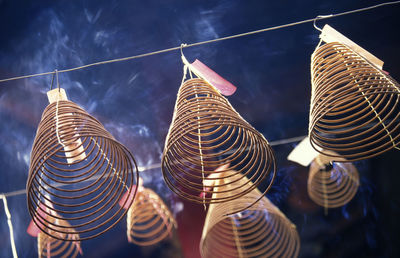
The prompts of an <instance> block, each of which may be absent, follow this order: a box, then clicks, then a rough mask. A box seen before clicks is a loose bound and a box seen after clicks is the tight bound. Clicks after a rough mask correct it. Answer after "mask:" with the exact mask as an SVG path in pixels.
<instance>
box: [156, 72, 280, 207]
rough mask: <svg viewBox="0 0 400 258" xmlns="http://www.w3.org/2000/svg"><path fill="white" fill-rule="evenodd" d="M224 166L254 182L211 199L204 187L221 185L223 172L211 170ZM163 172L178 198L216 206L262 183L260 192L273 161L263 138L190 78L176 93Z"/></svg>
mask: <svg viewBox="0 0 400 258" xmlns="http://www.w3.org/2000/svg"><path fill="white" fill-rule="evenodd" d="M224 164H230V168H226V170H235V171H236V174H238V175H241V176H242V177H247V178H249V181H252V182H253V184H251V185H249V184H247V183H246V182H245V183H244V184H242V185H239V186H237V189H238V191H236V194H231V195H226V196H224V197H221V198H218V199H215V198H213V197H212V195H213V193H214V190H212V188H210V189H209V190H207V189H205V188H206V187H205V186H206V185H213V186H215V187H218V186H220V185H219V183H222V184H223V180H220V179H223V178H224V176H223V173H224V172H225V171H223V170H220V171H217V172H216V171H215V170H216V169H217V168H218V167H221V166H222V165H224ZM162 171H163V176H164V179H165V182H166V184H167V185H168V187H169V188H170V189H171V190H172V191H173V192H175V193H176V194H178V195H179V196H181V197H182V198H184V199H187V200H189V201H192V202H196V203H203V204H206V203H220V202H226V201H230V200H234V199H236V198H239V197H241V196H243V195H245V194H247V193H249V192H251V191H252V190H253V189H254V188H256V187H257V186H258V185H260V184H261V183H262V182H263V183H264V184H265V185H264V186H266V190H265V192H264V194H265V193H266V192H267V191H268V190H269V188H270V186H271V184H272V182H273V179H274V177H275V158H274V154H273V152H272V149H271V147H270V146H269V144H268V141H267V140H266V139H265V138H264V136H263V135H262V134H260V133H259V132H258V131H257V130H255V129H254V128H253V127H252V126H251V125H250V124H249V123H247V122H246V121H245V120H244V119H243V118H242V117H241V116H240V115H239V114H238V113H237V112H236V111H235V110H234V109H233V107H232V106H231V104H230V103H229V102H228V100H227V99H226V98H225V97H223V96H222V95H221V94H220V93H219V91H217V90H216V89H215V88H214V87H212V86H211V85H209V84H207V83H206V82H205V81H204V80H202V79H199V78H194V79H189V80H187V81H185V82H184V83H182V85H181V87H180V89H179V92H178V97H177V100H176V104H175V110H174V115H173V119H172V122H171V126H170V128H169V132H168V135H167V138H166V143H165V148H164V153H163V157H162ZM271 171H273V173H271ZM211 174H212V176H210V175H211ZM229 176H233V175H229ZM214 189H215V188H214ZM204 193H205V194H204ZM261 197H262V195H260V197H259V198H261Z"/></svg>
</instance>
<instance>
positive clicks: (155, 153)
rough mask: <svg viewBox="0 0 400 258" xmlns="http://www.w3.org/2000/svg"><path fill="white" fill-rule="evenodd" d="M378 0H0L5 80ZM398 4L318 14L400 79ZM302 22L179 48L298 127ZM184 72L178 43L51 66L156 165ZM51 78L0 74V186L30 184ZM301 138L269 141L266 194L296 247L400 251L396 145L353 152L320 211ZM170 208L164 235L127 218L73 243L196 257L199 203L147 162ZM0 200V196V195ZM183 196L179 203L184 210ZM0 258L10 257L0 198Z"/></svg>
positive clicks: (110, 251) (304, 74) (22, 214)
mask: <svg viewBox="0 0 400 258" xmlns="http://www.w3.org/2000/svg"><path fill="white" fill-rule="evenodd" d="M376 3H379V1H253V0H250V1H249V0H247V1H236V0H235V1H233V0H225V1H183V0H180V1H169V0H164V1H154V0H147V1H129V0H123V1H110V0H104V1H100V0H97V1H16V0H14V1H13V0H0V24H1V25H0V35H1V41H0V78H7V77H12V76H18V75H24V74H31V73H38V72H46V71H53V70H54V69H56V68H57V69H59V70H61V69H65V68H70V67H75V66H79V65H83V64H87V63H91V62H96V61H100V60H106V59H112V58H118V57H124V56H131V55H136V54H142V53H146V52H150V51H155V50H160V49H164V48H169V47H175V46H179V45H180V44H181V43H194V42H198V41H203V40H208V39H214V38H217V37H223V36H228V35H232V34H236V33H242V32H246V31H249V30H255V29H261V28H265V27H269V26H275V25H280V24H285V23H289V22H294V21H298V20H303V19H308V18H313V17H315V16H317V15H324V14H331V13H337V12H342V11H347V10H351V9H356V8H360V7H365V6H368V5H372V4H376ZM399 14H400V5H397V6H388V7H381V8H378V9H375V10H370V11H367V12H364V13H357V14H351V15H348V16H342V17H338V18H333V19H329V20H325V21H319V22H318V25H319V26H320V27H322V26H323V25H324V24H325V23H329V24H330V25H331V26H333V27H334V28H336V29H337V30H338V31H340V32H341V33H343V34H344V35H346V36H347V37H349V38H350V39H352V40H353V41H354V42H356V43H358V44H359V45H361V46H362V47H364V48H365V49H367V50H368V51H370V52H371V53H373V54H374V55H375V56H377V57H378V58H380V59H382V60H383V61H385V65H384V69H385V70H386V71H388V72H390V74H391V75H392V76H393V77H394V78H395V79H396V78H397V79H398V80H400V68H399V60H400V51H399V49H398V44H399V42H400V41H399V37H398V31H399V25H400V20H399ZM318 35H319V32H318V31H317V30H315V29H314V28H313V26H312V24H311V23H308V24H303V25H299V26H295V27H290V28H285V29H281V30H276V31H271V32H265V33H262V34H257V35H252V36H246V37H242V38H238V39H232V40H227V41H222V42H218V43H212V44H208V45H203V46H197V47H193V48H187V49H184V53H185V55H186V57H187V58H188V59H189V61H193V60H194V59H196V58H198V59H200V60H201V61H202V62H204V63H205V64H207V65H208V66H210V67H211V68H213V69H214V70H215V71H217V72H218V73H219V74H220V75H222V76H223V77H225V78H226V79H228V80H229V81H231V82H232V83H234V84H235V85H236V86H237V87H238V90H237V92H236V93H235V94H234V95H233V96H231V97H229V100H230V102H231V103H232V105H233V106H234V107H235V109H236V110H237V111H238V112H239V113H240V114H241V115H242V116H243V117H244V118H245V119H246V120H247V121H248V122H250V123H251V124H252V125H253V126H254V127H255V128H256V129H258V130H259V131H260V132H261V133H263V134H264V135H265V137H266V138H267V139H268V140H269V141H274V140H279V139H284V138H290V137H295V136H301V135H306V134H307V126H308V112H309V103H310V88H311V85H310V56H311V53H312V52H313V51H314V49H315V47H316V45H317V43H318V41H319V39H318ZM181 79H182V64H181V61H180V54H179V52H178V51H174V52H169V53H165V54H160V55H155V56H150V57H146V58H142V59H137V60H132V61H126V62H120V63H114V64H108V65H103V66H96V67H92V68H88V69H85V70H80V71H75V72H70V73H63V74H60V84H61V87H63V88H65V89H66V91H67V93H68V95H69V98H70V99H71V100H73V101H74V102H76V103H78V104H79V105H80V106H82V107H84V108H85V109H86V110H87V111H88V112H89V113H91V114H92V115H94V116H95V117H97V118H98V119H99V120H100V121H101V122H102V123H103V125H104V126H105V127H106V128H107V130H109V131H110V132H111V133H112V134H113V135H114V136H115V138H117V139H118V140H120V141H121V142H122V143H124V144H125V145H126V146H127V147H128V148H129V149H130V150H131V151H132V153H133V154H134V155H135V158H136V159H137V161H138V162H139V165H140V166H145V165H150V164H154V163H159V162H160V158H161V153H162V149H163V146H164V139H165V136H166V134H167V131H168V127H169V123H170V121H171V118H172V111H173V106H174V102H175V98H176V93H177V90H178V87H179V84H180V81H181ZM50 81H51V76H43V77H36V78H32V79H24V80H18V81H13V82H6V83H1V84H0V175H1V177H0V193H2V192H9V191H14V190H19V189H23V188H24V187H25V183H26V179H27V174H28V166H29V157H30V150H31V146H32V142H33V139H34V136H35V132H36V127H37V125H38V123H39V120H40V116H41V113H42V111H43V109H44V108H45V107H46V105H47V103H48V102H47V98H46V95H45V93H46V91H47V90H48V89H49V86H50ZM295 145H296V144H295V143H293V144H286V145H281V146H275V147H274V151H275V154H276V156H277V161H278V170H279V172H278V178H277V180H276V182H275V184H274V187H273V189H272V190H271V191H270V193H269V194H268V197H269V198H270V200H271V201H272V202H274V203H275V204H276V205H277V206H278V207H279V208H280V209H281V210H282V211H283V212H284V213H285V214H286V215H287V217H288V218H289V219H290V220H291V221H292V222H293V223H294V224H296V225H297V229H298V232H299V235H300V238H301V250H300V257H400V247H399V244H400V241H399V237H398V234H399V233H398V232H400V226H399V225H400V223H399V222H398V218H399V215H400V195H399V191H400V190H399V189H400V187H399V179H400V176H399V171H398V169H397V167H398V161H399V160H400V152H399V151H390V152H388V153H385V154H383V155H381V156H379V157H377V158H373V159H370V160H366V161H363V162H359V163H357V164H356V166H357V167H358V168H359V170H360V175H361V186H360V188H359V191H358V193H357V195H356V196H355V198H354V199H353V201H352V202H350V203H349V204H348V205H346V206H345V207H343V208H338V209H332V210H329V213H328V215H324V211H323V208H320V207H319V206H317V205H316V204H314V203H313V202H312V201H311V200H310V199H309V198H308V196H307V191H306V181H307V176H308V168H303V167H300V166H298V165H296V164H294V163H291V162H288V161H286V157H287V155H288V154H289V152H290V151H291V150H292V149H293V147H294V146H295ZM142 176H143V178H144V181H145V186H146V187H150V188H152V189H154V190H155V191H156V192H158V193H159V194H160V195H161V196H162V198H163V199H164V200H165V201H166V203H167V204H168V205H169V206H170V207H171V210H172V211H173V212H174V214H175V215H176V217H177V220H178V224H179V228H178V230H177V231H176V233H175V235H174V238H173V239H172V240H167V241H164V242H162V243H161V244H159V245H157V246H153V247H149V248H140V247H136V246H134V245H132V244H128V242H127V239H126V233H125V231H126V224H125V223H126V222H125V220H123V222H121V223H120V224H118V225H117V226H116V227H115V228H114V229H112V230H111V231H109V232H107V233H106V234H104V235H102V236H101V237H99V238H97V239H94V240H90V241H85V242H83V243H82V248H83V252H84V254H85V256H86V257H182V256H185V257H189V258H191V257H198V256H199V254H198V244H199V238H200V234H201V229H202V224H203V221H204V216H205V212H204V211H203V208H202V206H201V205H200V206H199V205H194V204H190V203H186V202H183V201H181V200H179V199H177V198H176V197H174V196H173V194H172V193H171V192H170V191H169V190H168V189H167V188H166V186H165V184H164V182H163V180H162V176H161V171H160V169H153V170H149V171H146V172H144V173H142ZM8 202H9V207H10V211H11V214H12V221H13V224H14V235H15V242H16V247H17V251H18V254H19V256H20V257H33V256H36V255H37V247H36V239H35V238H33V237H31V236H29V235H27V233H26V228H27V226H28V224H29V222H30V218H29V215H28V212H27V208H26V199H25V196H24V195H19V196H15V197H9V198H8ZM0 206H1V207H2V204H1V205H0ZM182 208H183V210H182ZM0 239H1V241H0V257H11V256H12V254H11V247H10V243H9V232H8V227H7V221H6V217H5V214H4V210H3V208H1V209H0Z"/></svg>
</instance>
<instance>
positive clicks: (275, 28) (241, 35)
mask: <svg viewBox="0 0 400 258" xmlns="http://www.w3.org/2000/svg"><path fill="white" fill-rule="evenodd" d="M395 4H400V1H392V2H386V3H381V4H377V5H372V6H368V7H364V8H359V9H354V10H351V11H346V12H341V13H336V14H331V15H326V16H323V17H321V16H317V18H311V19H306V20H302V21H297V22H292V23H287V24H283V25H278V26H273V27H268V28H264V29H260V30H254V31H249V32H244V33H240V34H235V35H231V36H226V37H222V38H216V39H211V40H205V41H200V42H196V43H192V44H184V45H183V46H177V47H171V48H167V49H163V50H158V51H154V52H149V53H145V54H140V55H135V56H128V57H122V58H115V59H110V60H105V61H99V62H95V63H90V64H86V65H82V66H77V67H73V68H69V69H64V70H60V71H58V72H59V73H65V72H72V71H76V70H81V69H85V68H88V67H92V66H97V65H103V64H109V63H115V62H122V61H127V60H132V59H137V58H142V57H146V56H152V55H157V54H162V53H166V52H171V51H175V50H181V49H182V48H188V47H194V46H200V45H204V44H210V43H214V42H219V41H223V40H228V39H234V38H239V37H244V36H249V35H253V34H258V33H262V32H266V31H271V30H278V29H283V28H287V27H292V26H296V25H300V24H304V23H309V22H315V21H316V20H325V19H330V18H334V17H339V16H343V15H348V14H353V13H358V12H364V11H368V10H371V9H375V8H378V7H382V6H386V5H395ZM318 17H319V18H318ZM54 73H55V71H53V72H43V73H36V74H30V75H23V76H17V77H11V78H6V79H1V80H0V83H1V82H7V81H13V80H19V79H26V78H32V77H37V76H43V75H49V74H54Z"/></svg>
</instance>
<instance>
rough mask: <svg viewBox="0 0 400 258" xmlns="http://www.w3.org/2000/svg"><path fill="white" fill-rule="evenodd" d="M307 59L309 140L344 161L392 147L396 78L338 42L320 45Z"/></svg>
mask: <svg viewBox="0 0 400 258" xmlns="http://www.w3.org/2000/svg"><path fill="white" fill-rule="evenodd" d="M311 59H312V61H311V78H312V93H311V107H310V124H309V136H310V141H311V144H312V145H313V146H318V147H320V148H321V149H324V150H326V151H328V150H331V151H334V152H335V153H336V156H334V157H336V158H340V157H344V158H346V159H347V160H348V161H356V160H361V159H366V158H370V157H373V156H376V155H379V154H381V153H383V152H385V151H388V150H390V149H392V148H398V147H397V143H398V142H399V140H400V139H399V136H400V130H399V126H400V123H399V116H400V112H399V111H400V106H399V105H400V103H399V98H400V95H399V94H400V91H399V85H398V83H397V82H396V81H394V80H393V79H392V78H391V77H390V76H389V75H387V74H385V73H384V72H383V71H382V70H380V69H378V68H377V67H375V66H374V65H372V64H371V63H369V62H368V61H367V60H366V59H364V58H363V57H361V56H360V55H359V54H357V53H356V52H354V51H353V50H351V49H350V48H349V47H347V46H346V45H343V44H339V43H328V44H325V45H322V46H320V47H318V48H317V49H316V50H315V52H314V53H313V54H312V58H311ZM316 149H318V148H316ZM326 155H329V154H326Z"/></svg>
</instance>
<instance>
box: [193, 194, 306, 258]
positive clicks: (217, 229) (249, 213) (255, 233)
mask: <svg viewBox="0 0 400 258" xmlns="http://www.w3.org/2000/svg"><path fill="white" fill-rule="evenodd" d="M215 194H216V195H218V193H215ZM260 194H261V193H260V192H259V191H258V190H257V189H255V190H253V191H251V192H250V193H248V194H246V195H245V196H242V197H240V198H238V199H235V200H233V201H230V202H225V203H218V204H210V206H209V210H208V213H207V216H206V220H205V223H204V228H203V234H202V237H201V241H200V253H201V256H202V257H204V258H208V257H297V256H298V254H299V250H300V238H299V235H298V233H297V230H296V226H295V225H294V224H292V223H291V222H290V221H289V219H287V218H286V216H285V215H284V214H283V213H282V212H281V211H280V210H279V209H278V208H277V207H276V206H275V205H273V204H272V203H271V202H270V201H269V200H268V199H267V198H266V197H263V198H262V199H261V200H260V201H259V202H257V203H256V204H255V205H253V206H252V207H250V208H249V209H247V210H245V211H242V212H240V213H236V214H234V215H231V216H225V214H226V211H227V210H230V211H232V210H241V208H243V207H247V206H248V204H249V203H252V202H254V200H255V199H257V198H258V196H259V195H260Z"/></svg>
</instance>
